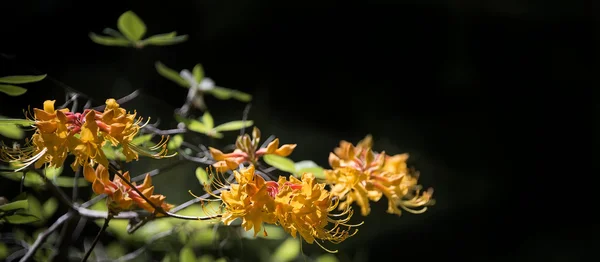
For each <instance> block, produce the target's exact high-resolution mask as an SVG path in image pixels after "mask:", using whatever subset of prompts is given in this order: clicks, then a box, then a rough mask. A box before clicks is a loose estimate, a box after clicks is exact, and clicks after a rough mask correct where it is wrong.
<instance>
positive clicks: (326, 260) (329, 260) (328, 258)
mask: <svg viewBox="0 0 600 262" xmlns="http://www.w3.org/2000/svg"><path fill="white" fill-rule="evenodd" d="M316 261H317V262H339V261H340V260H339V259H337V257H335V256H334V255H333V254H324V255H320V256H319V257H317V259H316Z"/></svg>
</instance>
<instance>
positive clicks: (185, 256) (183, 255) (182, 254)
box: [179, 247, 196, 262]
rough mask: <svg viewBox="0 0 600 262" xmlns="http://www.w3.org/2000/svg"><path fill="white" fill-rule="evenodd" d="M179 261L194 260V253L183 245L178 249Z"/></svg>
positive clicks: (189, 261)
mask: <svg viewBox="0 0 600 262" xmlns="http://www.w3.org/2000/svg"><path fill="white" fill-rule="evenodd" d="M179 262H196V254H194V250H192V249H191V248H189V247H184V248H182V249H181V251H179Z"/></svg>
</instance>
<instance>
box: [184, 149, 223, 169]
mask: <svg viewBox="0 0 600 262" xmlns="http://www.w3.org/2000/svg"><path fill="white" fill-rule="evenodd" d="M178 152H179V155H180V156H182V157H183V158H185V159H186V160H189V161H192V162H194V163H199V164H204V165H212V164H214V163H215V161H212V160H210V159H209V158H208V157H207V156H204V157H194V156H189V155H188V154H186V153H185V152H183V150H181V149H179V150H178Z"/></svg>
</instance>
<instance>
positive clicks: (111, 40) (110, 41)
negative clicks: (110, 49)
mask: <svg viewBox="0 0 600 262" xmlns="http://www.w3.org/2000/svg"><path fill="white" fill-rule="evenodd" d="M89 37H90V39H92V41H93V42H94V43H96V44H100V45H106V46H131V45H133V43H131V41H129V40H127V39H125V38H116V37H111V36H101V35H97V34H94V33H90V34H89Z"/></svg>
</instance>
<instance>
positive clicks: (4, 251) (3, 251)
mask: <svg viewBox="0 0 600 262" xmlns="http://www.w3.org/2000/svg"><path fill="white" fill-rule="evenodd" d="M9 251H10V250H9V249H8V247H6V244H4V243H1V242H0V260H2V259H6V257H7V256H8V252H9ZM209 261H211V260H209Z"/></svg>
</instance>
